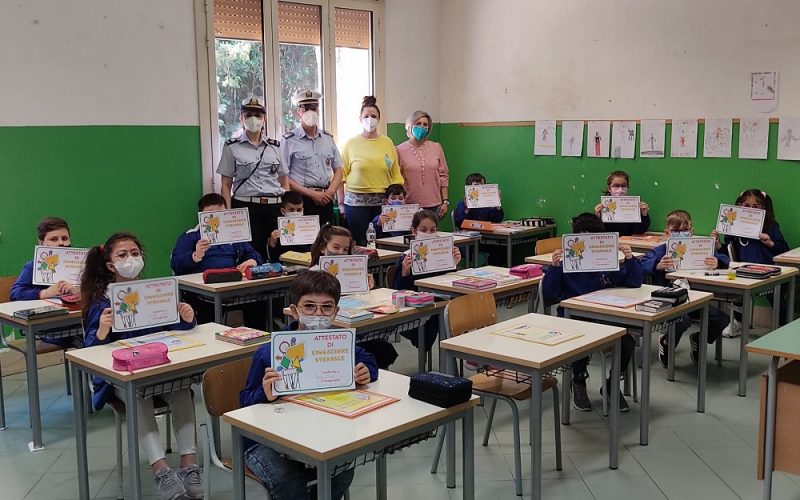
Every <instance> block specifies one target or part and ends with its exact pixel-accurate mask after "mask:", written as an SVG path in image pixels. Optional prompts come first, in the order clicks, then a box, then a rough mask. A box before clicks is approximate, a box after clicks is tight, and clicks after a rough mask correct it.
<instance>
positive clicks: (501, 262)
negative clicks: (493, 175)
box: [453, 173, 510, 267]
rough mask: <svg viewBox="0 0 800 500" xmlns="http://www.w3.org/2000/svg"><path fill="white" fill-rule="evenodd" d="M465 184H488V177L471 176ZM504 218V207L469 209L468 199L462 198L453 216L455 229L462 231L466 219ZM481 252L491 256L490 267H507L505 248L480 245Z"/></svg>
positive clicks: (498, 220) (490, 219)
mask: <svg viewBox="0 0 800 500" xmlns="http://www.w3.org/2000/svg"><path fill="white" fill-rule="evenodd" d="M465 184H466V185H467V186H474V185H479V184H486V177H484V176H483V174H479V173H474V174H469V175H468V176H467V180H466V182H465ZM503 217H505V213H504V212H503V207H486V208H467V202H466V198H462V199H461V201H459V202H458V205H456V211H455V213H454V214H453V224H454V225H455V227H454V228H453V229H455V230H458V229H461V224H462V223H463V222H464V220H465V219H466V220H482V221H488V222H503ZM480 250H481V251H482V252H486V253H487V254H489V259H488V261H489V265H490V266H502V267H505V266H506V249H505V247H500V246H496V245H492V246H486V245H480ZM509 264H510V263H509Z"/></svg>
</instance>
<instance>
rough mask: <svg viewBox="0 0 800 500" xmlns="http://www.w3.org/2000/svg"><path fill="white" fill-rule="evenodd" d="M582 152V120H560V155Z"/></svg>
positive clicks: (574, 154) (575, 154)
mask: <svg viewBox="0 0 800 500" xmlns="http://www.w3.org/2000/svg"><path fill="white" fill-rule="evenodd" d="M582 154H583V120H574V121H563V122H561V156H581V155H582Z"/></svg>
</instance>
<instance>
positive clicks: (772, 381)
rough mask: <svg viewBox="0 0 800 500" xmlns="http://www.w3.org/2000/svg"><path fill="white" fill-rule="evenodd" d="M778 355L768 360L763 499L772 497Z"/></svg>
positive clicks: (766, 499)
mask: <svg viewBox="0 0 800 500" xmlns="http://www.w3.org/2000/svg"><path fill="white" fill-rule="evenodd" d="M778 359H779V358H778V357H777V356H773V357H772V359H770V361H769V370H768V371H767V428H766V434H765V435H764V500H769V499H770V498H772V468H773V465H774V460H775V404H776V401H775V399H776V393H777V387H778Z"/></svg>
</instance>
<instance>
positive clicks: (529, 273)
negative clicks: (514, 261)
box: [508, 264, 542, 279]
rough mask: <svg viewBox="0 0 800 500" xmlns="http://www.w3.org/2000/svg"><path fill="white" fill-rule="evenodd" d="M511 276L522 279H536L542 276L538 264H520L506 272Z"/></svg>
mask: <svg viewBox="0 0 800 500" xmlns="http://www.w3.org/2000/svg"><path fill="white" fill-rule="evenodd" d="M508 274H510V275H511V276H519V277H520V278H522V279H528V278H538V277H539V276H541V275H542V266H540V265H539V264H520V265H519V266H514V267H512V268H511V269H509V270H508Z"/></svg>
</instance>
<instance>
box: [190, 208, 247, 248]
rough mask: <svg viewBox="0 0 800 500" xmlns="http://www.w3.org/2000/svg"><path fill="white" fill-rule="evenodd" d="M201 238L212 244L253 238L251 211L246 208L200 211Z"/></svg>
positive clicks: (238, 241) (237, 241) (244, 240)
mask: <svg viewBox="0 0 800 500" xmlns="http://www.w3.org/2000/svg"><path fill="white" fill-rule="evenodd" d="M197 219H198V220H199V221H200V238H201V239H204V240H208V241H210V242H211V246H214V245H224V244H226V243H243V242H247V241H250V240H252V239H253V237H252V235H251V234H250V211H249V210H248V209H246V208H234V209H232V210H213V211H209V212H198V214H197Z"/></svg>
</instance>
